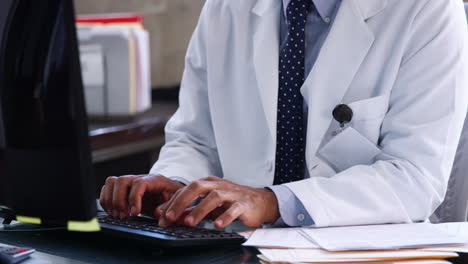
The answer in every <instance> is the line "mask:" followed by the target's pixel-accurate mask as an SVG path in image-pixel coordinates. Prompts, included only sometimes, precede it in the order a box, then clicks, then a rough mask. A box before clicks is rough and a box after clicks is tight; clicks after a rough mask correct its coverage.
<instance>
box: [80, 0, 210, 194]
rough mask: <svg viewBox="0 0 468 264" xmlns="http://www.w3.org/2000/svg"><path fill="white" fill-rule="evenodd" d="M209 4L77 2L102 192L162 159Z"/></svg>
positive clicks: (181, 0)
mask: <svg viewBox="0 0 468 264" xmlns="http://www.w3.org/2000/svg"><path fill="white" fill-rule="evenodd" d="M204 2H205V0H75V8H76V12H77V15H78V17H77V25H78V36H79V42H80V51H81V63H82V73H83V79H84V85H85V93H86V101H87V102H86V103H87V110H88V114H89V117H90V118H89V119H90V122H89V130H90V137H91V145H92V150H93V164H94V170H95V174H96V180H97V184H98V189H97V190H98V191H99V190H100V186H102V184H103V183H104V180H105V179H106V178H107V177H108V176H120V175H127V174H145V173H148V172H149V170H150V168H151V166H152V165H153V163H154V162H155V161H156V159H157V158H158V153H159V150H160V148H161V146H162V145H163V144H164V127H165V125H166V123H167V121H168V120H169V118H170V117H171V116H172V115H173V113H174V112H175V111H176V109H177V107H178V100H177V99H178V91H179V85H180V81H181V77H182V73H183V69H184V58H185V53H186V49H187V46H188V43H189V41H190V38H191V35H192V32H193V30H194V29H195V26H196V24H197V21H198V18H199V15H200V12H201V9H202V8H203V4H204ZM128 19H130V20H128ZM140 19H141V20H140ZM127 20H128V21H132V22H130V23H129V22H128V21H127ZM124 21H126V22H124ZM146 59H149V60H148V61H145V60H146ZM135 76H136V77H135ZM147 97H149V98H147ZM147 99H148V100H147ZM145 100H146V101H145Z"/></svg>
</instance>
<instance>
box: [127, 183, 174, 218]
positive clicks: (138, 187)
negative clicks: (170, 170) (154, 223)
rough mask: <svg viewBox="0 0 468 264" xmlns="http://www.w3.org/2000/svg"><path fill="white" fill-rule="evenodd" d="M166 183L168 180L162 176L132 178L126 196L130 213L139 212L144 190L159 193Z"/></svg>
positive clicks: (134, 214) (136, 213)
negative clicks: (128, 192)
mask: <svg viewBox="0 0 468 264" xmlns="http://www.w3.org/2000/svg"><path fill="white" fill-rule="evenodd" d="M168 184H170V182H169V181H168V180H167V179H165V178H164V177H162V176H161V177H155V176H152V175H148V176H144V177H140V178H138V179H136V180H134V181H133V183H132V185H131V188H130V194H129V196H128V203H129V207H130V215H131V216H137V215H139V214H140V213H141V210H142V200H143V196H144V195H145V193H146V192H153V193H160V192H161V191H163V190H164V189H165V188H167V187H168Z"/></svg>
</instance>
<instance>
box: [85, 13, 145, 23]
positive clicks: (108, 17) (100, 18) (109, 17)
mask: <svg viewBox="0 0 468 264" xmlns="http://www.w3.org/2000/svg"><path fill="white" fill-rule="evenodd" d="M76 22H77V23H79V24H131V23H137V24H142V25H143V15H141V14H97V15H84V16H77V17H76Z"/></svg>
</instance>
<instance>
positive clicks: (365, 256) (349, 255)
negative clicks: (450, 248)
mask: <svg viewBox="0 0 468 264" xmlns="http://www.w3.org/2000/svg"><path fill="white" fill-rule="evenodd" d="M259 251H260V253H261V254H262V255H263V256H265V257H266V258H267V259H269V260H270V261H271V262H293V263H295V262H366V261H367V262H370V261H382V260H389V261H396V260H398V259H400V260H411V259H422V258H425V259H426V258H432V259H437V258H440V259H444V258H448V257H457V256H458V254H456V253H453V252H428V251H423V250H387V251H358V252H329V251H326V250H322V249H264V248H260V249H259Z"/></svg>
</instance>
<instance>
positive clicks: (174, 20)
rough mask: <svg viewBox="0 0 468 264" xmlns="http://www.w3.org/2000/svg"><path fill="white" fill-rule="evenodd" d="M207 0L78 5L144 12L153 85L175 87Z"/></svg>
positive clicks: (90, 0)
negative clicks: (149, 38) (149, 37)
mask: <svg viewBox="0 0 468 264" xmlns="http://www.w3.org/2000/svg"><path fill="white" fill-rule="evenodd" d="M0 1H3V0H0ZM204 2H205V0H75V6H76V10H77V13H78V14H96V13H109V12H120V13H128V12H136V13H141V14H144V15H145V27H146V28H147V29H148V30H149V31H150V35H151V47H152V50H151V52H152V55H151V57H152V58H151V59H152V84H153V87H173V86H176V85H178V84H179V83H180V79H181V76H182V72H183V68H184V57H185V52H186V48H187V45H188V42H189V40H190V36H191V34H192V32H193V30H194V28H195V26H196V23H197V21H198V17H199V14H200V11H201V8H202V7H203V3H204Z"/></svg>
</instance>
